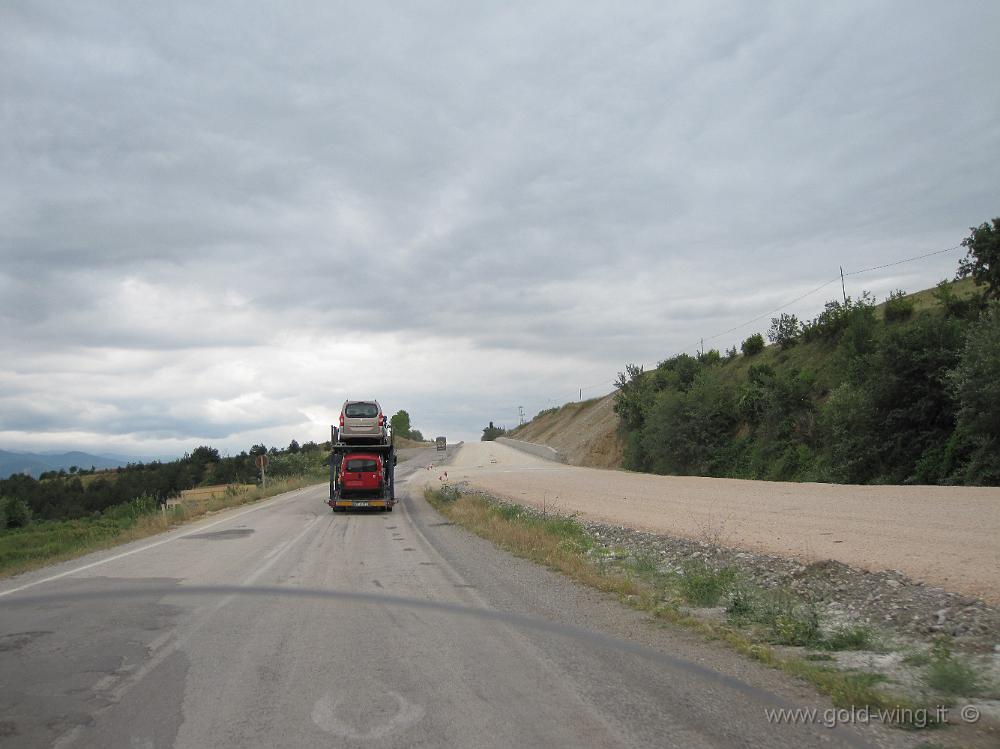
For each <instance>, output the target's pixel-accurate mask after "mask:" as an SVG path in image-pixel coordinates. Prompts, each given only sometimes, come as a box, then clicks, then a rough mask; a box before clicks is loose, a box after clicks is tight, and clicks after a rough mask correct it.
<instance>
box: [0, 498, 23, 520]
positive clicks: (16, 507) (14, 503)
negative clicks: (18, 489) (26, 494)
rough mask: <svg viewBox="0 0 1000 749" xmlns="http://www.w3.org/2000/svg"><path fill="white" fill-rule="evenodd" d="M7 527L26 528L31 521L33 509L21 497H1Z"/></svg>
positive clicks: (0, 501)
mask: <svg viewBox="0 0 1000 749" xmlns="http://www.w3.org/2000/svg"><path fill="white" fill-rule="evenodd" d="M0 504H2V505H3V513H2V514H3V516H4V518H5V525H6V527H7V528H24V527H25V526H26V525H28V524H29V523H30V522H31V509H30V508H29V507H28V503H27V502H25V501H24V500H23V499H21V498H20V497H10V498H8V499H0Z"/></svg>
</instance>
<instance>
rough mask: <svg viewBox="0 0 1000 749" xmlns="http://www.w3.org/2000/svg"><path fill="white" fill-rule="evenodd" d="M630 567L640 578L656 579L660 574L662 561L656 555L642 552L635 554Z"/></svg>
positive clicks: (630, 561)
mask: <svg viewBox="0 0 1000 749" xmlns="http://www.w3.org/2000/svg"><path fill="white" fill-rule="evenodd" d="M628 566H629V567H630V568H631V569H632V571H633V572H635V573H636V574H637V575H638V576H639V577H644V578H650V577H655V576H656V575H657V573H658V572H659V568H660V559H659V557H658V556H657V555H656V554H653V553H651V552H648V551H642V552H639V553H637V554H635V555H634V556H633V557H632V559H631V560H629V564H628Z"/></svg>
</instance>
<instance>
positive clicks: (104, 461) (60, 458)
mask: <svg viewBox="0 0 1000 749" xmlns="http://www.w3.org/2000/svg"><path fill="white" fill-rule="evenodd" d="M128 462H129V461H128V460H121V459H116V458H108V457H103V456H101V455H91V454H90V453H84V452H78V451H73V452H67V453H59V454H53V455H48V454H43V453H19V452H10V451H7V450H0V479H5V478H7V477H8V476H12V475H14V474H15V473H24V474H27V475H29V476H35V477H37V476H39V475H41V474H43V473H45V472H46V471H58V470H59V469H64V470H68V469H70V468H71V467H73V466H77V467H78V468H91V467H93V468H98V469H100V468H117V467H118V466H123V465H126V464H127V463H128Z"/></svg>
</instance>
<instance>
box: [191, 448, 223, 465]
mask: <svg viewBox="0 0 1000 749" xmlns="http://www.w3.org/2000/svg"><path fill="white" fill-rule="evenodd" d="M191 460H192V461H193V462H195V463H198V464H204V463H218V462H219V451H218V450H216V449H215V448H214V447H208V446H207V445H201V446H199V447H196V448H195V449H194V450H192V451H191Z"/></svg>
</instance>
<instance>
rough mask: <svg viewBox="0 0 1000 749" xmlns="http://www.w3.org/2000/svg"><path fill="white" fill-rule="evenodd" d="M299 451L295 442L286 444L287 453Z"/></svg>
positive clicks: (299, 448)
mask: <svg viewBox="0 0 1000 749" xmlns="http://www.w3.org/2000/svg"><path fill="white" fill-rule="evenodd" d="M301 449H302V448H301V447H299V443H298V441H297V440H292V441H291V442H289V443H288V452H290V453H297V452H298V451H299V450H301Z"/></svg>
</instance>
